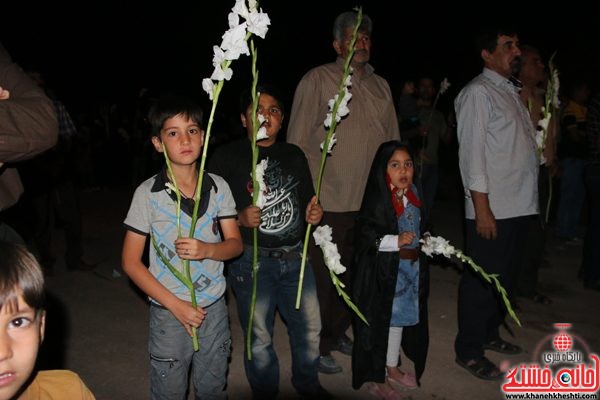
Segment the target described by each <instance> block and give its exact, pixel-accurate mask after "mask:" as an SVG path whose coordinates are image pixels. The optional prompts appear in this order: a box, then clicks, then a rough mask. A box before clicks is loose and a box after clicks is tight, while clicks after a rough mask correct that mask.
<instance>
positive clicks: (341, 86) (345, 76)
mask: <svg viewBox="0 0 600 400" xmlns="http://www.w3.org/2000/svg"><path fill="white" fill-rule="evenodd" d="M356 11H357V12H358V15H357V16H356V25H355V26H354V30H353V31H352V39H351V40H350V44H349V45H348V49H349V50H350V51H349V52H348V55H347V56H346V59H345V60H344V73H343V74H342V79H341V80H340V84H339V85H338V96H337V99H336V100H335V103H334V104H333V109H332V110H331V126H330V127H329V130H328V131H327V135H326V136H325V141H324V142H323V151H322V152H321V166H320V167H319V175H318V176H317V188H316V190H315V194H316V198H315V204H318V203H319V196H320V194H321V183H322V182H323V172H324V171H325V161H327V150H329V142H330V141H331V138H332V136H333V134H334V132H335V128H336V127H337V121H336V115H337V111H338V108H339V106H340V103H341V102H342V99H343V98H344V88H345V87H346V79H348V75H350V62H351V61H352V57H353V56H354V46H355V44H356V38H357V37H358V28H359V27H360V24H361V23H362V7H358V8H357V10H356ZM311 227H312V225H311V224H308V226H307V227H306V235H305V238H304V247H303V248H302V262H301V264H300V277H299V280H298V293H297V295H296V309H299V308H300V298H301V297H302V285H303V283H304V268H305V267H306V254H307V249H308V242H309V239H310V230H311Z"/></svg>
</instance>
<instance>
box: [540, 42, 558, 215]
mask: <svg viewBox="0 0 600 400" xmlns="http://www.w3.org/2000/svg"><path fill="white" fill-rule="evenodd" d="M555 55H556V52H554V53H553V54H552V56H551V57H550V60H549V61H548V65H549V66H550V73H549V78H548V86H547V88H546V93H545V96H544V113H547V112H549V111H548V110H550V107H552V108H553V111H556V110H554V107H553V104H552V99H553V98H554V92H555V91H556V88H555V87H554V70H555V68H554V56H555ZM554 115H555V116H556V113H555V114H554ZM555 119H556V117H555ZM548 125H550V121H548ZM555 132H556V130H555ZM547 135H548V130H547V129H544V136H543V143H544V147H545V145H546V137H547ZM543 152H544V149H543V148H542V149H540V157H541V155H542V154H543ZM548 180H549V185H548V190H549V193H548V203H547V204H546V216H545V219H546V224H548V220H549V219H550V204H551V202H552V174H551V173H550V170H548Z"/></svg>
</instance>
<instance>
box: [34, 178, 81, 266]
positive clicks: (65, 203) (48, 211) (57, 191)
mask: <svg viewBox="0 0 600 400" xmlns="http://www.w3.org/2000/svg"><path fill="white" fill-rule="evenodd" d="M32 202H33V209H34V212H35V215H36V229H35V236H34V240H35V245H36V247H37V249H38V251H39V253H40V257H41V260H42V263H43V264H45V265H44V266H45V267H51V266H52V264H53V261H54V258H55V256H54V254H53V252H52V245H51V243H52V241H51V236H52V231H53V229H54V227H55V225H56V223H57V222H60V223H61V224H62V226H63V229H64V230H65V244H66V254H65V263H66V265H67V267H70V268H71V267H76V266H77V264H78V263H79V261H80V260H81V257H82V256H83V237H82V226H81V214H80V210H79V202H78V200H77V193H76V192H75V187H74V186H73V183H72V182H70V181H67V182H61V183H57V184H56V186H55V187H53V188H52V189H50V190H48V191H47V192H44V193H40V194H38V195H36V196H35V197H34V198H33V200H32Z"/></svg>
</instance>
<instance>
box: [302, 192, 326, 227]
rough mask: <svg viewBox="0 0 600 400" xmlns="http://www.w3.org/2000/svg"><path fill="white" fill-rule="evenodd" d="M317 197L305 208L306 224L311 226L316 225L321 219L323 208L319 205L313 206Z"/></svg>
mask: <svg viewBox="0 0 600 400" xmlns="http://www.w3.org/2000/svg"><path fill="white" fill-rule="evenodd" d="M316 199H317V196H313V197H312V198H311V199H310V201H309V202H308V206H306V222H308V223H309V224H311V225H317V224H318V223H319V222H321V218H323V207H321V205H320V204H315V201H316Z"/></svg>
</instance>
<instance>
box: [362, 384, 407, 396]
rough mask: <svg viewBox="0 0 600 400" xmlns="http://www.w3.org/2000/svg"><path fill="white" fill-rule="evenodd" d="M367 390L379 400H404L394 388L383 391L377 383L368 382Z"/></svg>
mask: <svg viewBox="0 0 600 400" xmlns="http://www.w3.org/2000/svg"><path fill="white" fill-rule="evenodd" d="M366 386H367V390H368V391H369V394H371V395H372V396H375V397H376V398H378V399H382V400H402V396H400V394H399V393H397V392H396V391H395V390H394V389H393V388H390V389H389V390H388V391H386V390H385V389H383V388H382V387H381V386H379V385H378V384H377V383H375V382H367V383H366Z"/></svg>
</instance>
